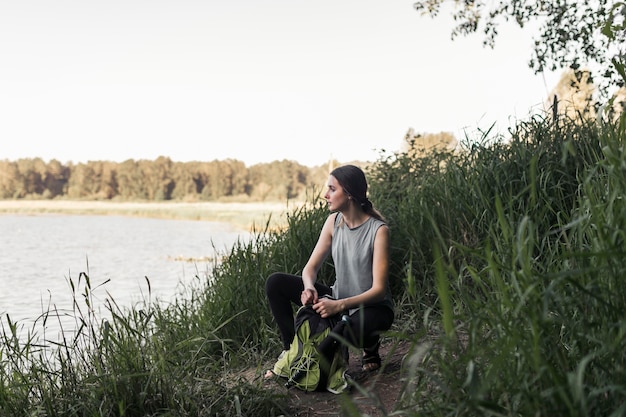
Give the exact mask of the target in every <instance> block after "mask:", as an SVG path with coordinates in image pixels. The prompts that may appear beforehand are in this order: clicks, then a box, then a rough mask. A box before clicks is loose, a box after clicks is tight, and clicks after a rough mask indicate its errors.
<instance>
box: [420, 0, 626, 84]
mask: <svg viewBox="0 0 626 417" xmlns="http://www.w3.org/2000/svg"><path fill="white" fill-rule="evenodd" d="M447 3H448V2H446V1H445V0H419V1H417V2H415V4H414V5H415V8H416V9H417V10H418V11H420V12H422V13H425V14H429V15H430V16H431V17H434V16H437V15H438V14H439V13H440V12H441V9H442V5H447ZM625 10H626V6H625V4H624V2H621V1H616V0H593V1H592V0H574V1H552V0H538V1H534V0H513V1H508V0H499V1H485V0H470V1H460V2H454V8H453V9H446V10H445V11H446V12H450V13H451V14H452V16H453V18H454V21H455V24H456V26H455V27H454V28H453V30H452V36H453V38H454V37H456V36H459V35H468V34H472V33H476V32H482V33H483V34H484V36H485V37H484V41H483V44H484V45H487V46H490V47H493V46H494V44H495V39H496V38H497V36H498V27H499V26H500V25H501V24H502V23H506V22H509V21H513V22H515V23H516V24H517V25H518V26H519V27H520V28H523V27H526V26H527V25H529V24H530V23H531V22H535V21H536V22H539V23H540V24H541V26H540V29H539V34H538V36H537V37H536V38H535V41H534V52H533V56H532V57H531V59H530V61H529V66H530V67H531V68H532V69H534V70H535V72H543V71H544V70H546V69H547V70H552V71H554V70H557V69H562V68H573V69H578V68H580V67H592V68H594V69H595V71H594V73H595V75H597V76H598V77H597V78H599V79H603V80H604V82H602V83H601V87H605V88H606V87H607V86H610V85H617V86H623V85H624V84H623V80H621V79H620V78H619V76H618V74H616V73H615V71H614V68H612V67H611V62H612V60H613V59H614V57H616V56H621V57H623V56H624V53H625V52H626V51H625V50H624V45H626V31H625V30H624V27H623V21H624V14H625V13H626V12H625ZM607 21H608V22H610V23H613V22H615V23H617V24H616V25H614V26H613V28H614V29H616V30H613V31H612V36H613V41H612V42H609V41H608V39H607V38H605V37H603V36H601V33H602V31H603V30H604V32H606V28H607V24H610V23H607ZM619 24H622V26H619Z"/></svg>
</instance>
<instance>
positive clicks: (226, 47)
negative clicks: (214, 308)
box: [0, 0, 558, 165]
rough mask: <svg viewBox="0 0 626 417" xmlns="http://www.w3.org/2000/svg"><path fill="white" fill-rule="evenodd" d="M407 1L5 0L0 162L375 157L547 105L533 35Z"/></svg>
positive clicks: (550, 81)
mask: <svg viewBox="0 0 626 417" xmlns="http://www.w3.org/2000/svg"><path fill="white" fill-rule="evenodd" d="M451 28H452V26H451V23H450V20H449V18H448V17H447V16H446V17H443V16H442V17H439V18H437V19H431V18H430V17H426V16H421V15H420V14H419V13H418V12H416V11H415V10H414V9H413V1H411V0H376V1H375V0H318V1H314V2H311V1H306V2H305V1H301V0H265V1H259V0H223V1H216V0H202V1H201V0H124V1H122V0H106V1H105V0H59V1H50V0H29V1H8V0H0V138H1V139H0V140H1V143H2V145H1V147H0V159H8V160H16V159H18V158H34V157H41V158H43V159H44V160H46V161H48V160H50V159H57V160H59V161H61V162H63V163H65V162H68V161H72V162H84V161H88V160H111V161H118V162H121V161H124V160H126V159H131V158H132V159H154V158H157V157H158V156H161V155H163V156H168V157H170V158H171V159H172V160H174V161H190V160H199V161H210V160H214V159H220V160H222V159H227V158H233V159H238V160H241V161H243V162H245V163H246V164H247V165H252V164H255V163H259V162H271V161H275V160H282V159H289V160H294V161H298V162H300V163H303V164H307V165H317V164H320V163H324V162H325V161H327V160H328V159H329V158H330V157H333V158H335V159H338V160H339V161H341V162H346V161H351V160H375V159H377V157H378V156H379V155H380V150H381V149H385V150H387V151H396V150H398V149H399V148H400V146H401V143H402V140H403V137H404V134H405V133H406V132H407V130H408V129H409V128H413V129H415V131H417V132H426V133H437V132H441V131H446V132H451V133H453V134H454V135H455V136H457V137H462V136H463V135H464V132H467V133H468V134H470V135H472V134H474V133H475V132H476V130H477V129H479V128H481V129H485V128H488V127H489V126H490V125H491V124H492V123H494V122H496V123H497V128H498V129H499V130H501V131H505V130H506V128H507V127H508V126H509V124H510V122H509V121H510V120H511V119H515V118H517V119H523V118H526V117H527V116H528V115H529V114H530V113H531V112H537V111H541V110H542V109H543V102H544V101H545V99H546V97H547V96H548V94H549V92H550V90H552V88H553V87H554V85H555V84H556V82H557V80H558V76H556V75H555V74H551V75H546V76H545V77H542V76H535V75H534V74H533V73H532V71H531V70H530V69H529V68H528V66H527V61H528V59H529V57H530V47H531V45H532V39H531V38H532V33H530V32H522V31H520V30H518V29H517V28H515V27H514V26H508V27H505V28H502V29H501V33H502V36H501V37H500V38H498V40H497V46H496V49H495V50H491V49H485V48H483V47H482V37H481V35H475V36H472V37H469V38H461V39H458V40H455V41H451V40H450V31H451Z"/></svg>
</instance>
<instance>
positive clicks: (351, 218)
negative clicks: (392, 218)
mask: <svg viewBox="0 0 626 417" xmlns="http://www.w3.org/2000/svg"><path fill="white" fill-rule="evenodd" d="M341 215H342V216H343V221H344V223H345V224H346V226H348V227H349V228H350V229H354V228H355V227H357V226H360V225H362V224H363V223H365V222H366V221H367V219H369V217H370V216H369V214H367V213H365V212H364V211H363V210H361V208H360V207H357V206H355V205H350V207H349V208H348V210H345V211H342V212H341Z"/></svg>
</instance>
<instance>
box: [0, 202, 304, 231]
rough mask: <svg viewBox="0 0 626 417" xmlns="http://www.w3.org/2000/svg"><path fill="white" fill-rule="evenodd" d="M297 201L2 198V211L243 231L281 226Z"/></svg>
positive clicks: (0, 209)
mask: <svg viewBox="0 0 626 417" xmlns="http://www.w3.org/2000/svg"><path fill="white" fill-rule="evenodd" d="M299 204H301V203H295V202H290V203H286V202H254V203H239V202H233V203H224V202H193V203H186V202H170V201H167V202H112V201H74V200H0V215H1V214H23V215H44V214H72V215H115V216H134V217H151V218H159V219H172V220H199V221H215V222H224V223H230V224H232V225H233V226H235V227H237V228H240V229H243V230H248V231H250V230H253V229H255V230H262V229H264V228H265V226H266V225H268V224H269V226H270V227H271V228H275V227H280V226H283V225H285V224H286V222H287V213H289V212H290V211H292V210H293V209H295V208H296V207H297V206H298V205H299Z"/></svg>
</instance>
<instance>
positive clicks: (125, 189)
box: [117, 159, 148, 200]
mask: <svg viewBox="0 0 626 417" xmlns="http://www.w3.org/2000/svg"><path fill="white" fill-rule="evenodd" d="M117 183H118V192H119V196H120V197H121V198H122V199H124V200H132V199H139V200H145V199H147V198H148V194H147V192H146V189H145V187H144V184H143V175H142V172H141V170H140V169H139V166H138V164H137V162H135V161H134V160H132V159H128V160H126V161H124V162H122V163H121V164H119V165H118V167H117Z"/></svg>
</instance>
